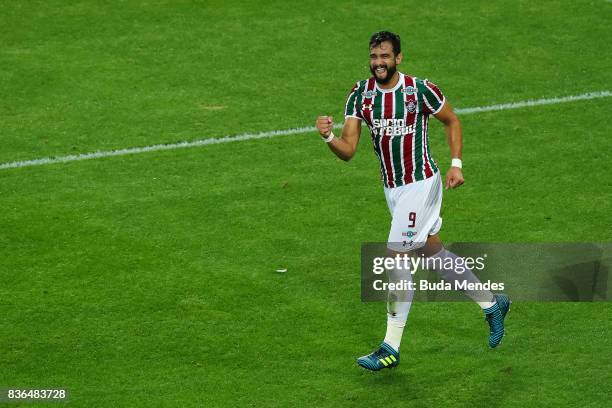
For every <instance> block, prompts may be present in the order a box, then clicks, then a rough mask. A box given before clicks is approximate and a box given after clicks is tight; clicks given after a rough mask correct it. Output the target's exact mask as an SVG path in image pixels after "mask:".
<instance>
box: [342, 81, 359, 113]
mask: <svg viewBox="0 0 612 408" xmlns="http://www.w3.org/2000/svg"><path fill="white" fill-rule="evenodd" d="M358 99H359V82H357V83H356V84H355V85H354V86H353V88H352V89H351V91H350V92H349V94H348V97H347V98H346V106H345V107H344V117H345V118H357V119H359V120H361V119H363V118H362V117H361V112H360V109H359V105H358V103H357V101H358Z"/></svg>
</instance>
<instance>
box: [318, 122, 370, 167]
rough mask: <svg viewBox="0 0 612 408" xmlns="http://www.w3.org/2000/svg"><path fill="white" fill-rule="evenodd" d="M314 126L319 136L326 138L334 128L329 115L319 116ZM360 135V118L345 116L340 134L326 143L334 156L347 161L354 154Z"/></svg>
mask: <svg viewBox="0 0 612 408" xmlns="http://www.w3.org/2000/svg"><path fill="white" fill-rule="evenodd" d="M316 126H317V129H318V130H319V134H320V135H321V137H322V138H323V139H327V138H329V137H330V135H331V134H332V130H333V128H334V122H333V118H332V117H331V116H319V117H318V118H317V122H316ZM360 135H361V120H359V119H357V118H353V117H347V118H346V119H345V121H344V126H342V136H341V137H339V138H337V137H334V138H333V139H331V141H330V142H328V143H327V145H328V146H329V148H330V150H331V151H332V152H334V154H335V155H336V156H338V157H339V158H341V159H342V160H344V161H349V160H351V159H352V158H353V156H355V152H356V151H357V145H358V144H359V136H360Z"/></svg>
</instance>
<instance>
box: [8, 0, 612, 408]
mask: <svg viewBox="0 0 612 408" xmlns="http://www.w3.org/2000/svg"><path fill="white" fill-rule="evenodd" d="M611 18H612V4H611V3H610V2H606V1H578V2H570V1H543V2H536V3H535V4H534V3H533V2H528V1H519V2H484V1H483V2H478V1H468V2H460V3H458V2H450V1H448V2H436V3H435V5H426V4H425V3H422V2H421V3H419V2H413V1H410V2H396V3H394V4H390V5H388V4H382V3H380V2H367V4H365V2H357V1H338V2H334V3H333V4H332V5H329V4H327V2H323V1H317V2H314V1H312V2H303V3H298V4H289V3H286V2H280V1H277V2H265V3H264V2H248V3H247V2H238V1H232V0H229V1H186V0H184V1H150V2H137V1H117V2H110V1H88V2H70V4H68V2H62V1H22V2H5V4H3V6H2V11H1V12H0V40H1V43H2V49H1V50H0V96H1V97H0V147H1V148H0V163H6V162H12V161H15V160H27V159H35V158H40V157H48V156H49V157H52V156H64V155H68V154H75V153H86V152H92V151H96V150H110V149H121V148H126V147H138V146H147V145H152V144H157V143H173V142H177V141H184V140H185V141H190V140H197V139H202V138H208V137H220V136H225V135H235V134H241V133H245V132H258V131H267V130H276V129H287V128H293V127H301V126H311V125H313V124H314V119H315V117H316V116H317V115H319V114H331V115H333V116H334V117H336V119H337V121H339V120H340V119H341V116H342V109H343V106H344V102H345V101H344V98H345V96H346V93H347V92H348V90H349V89H350V87H351V86H352V84H354V82H355V81H356V80H358V79H362V78H365V77H366V76H368V69H367V41H368V38H369V35H370V34H371V33H372V32H374V31H378V30H380V29H389V30H394V31H397V32H398V33H400V34H401V36H402V38H403V48H404V53H405V60H404V63H403V64H402V66H401V70H402V71H403V72H406V73H410V74H412V75H416V76H419V77H428V78H430V79H431V80H432V81H435V82H436V83H437V84H438V85H440V87H441V89H442V90H443V91H444V92H445V94H446V95H447V97H448V98H449V100H450V101H451V103H452V104H453V105H454V106H455V107H460V108H465V107H473V106H486V105H491V104H496V103H506V102H517V101H523V100H527V99H538V98H552V97H561V96H567V95H577V94H582V93H585V92H597V91H604V90H611V88H612V87H611V84H612V70H611V69H610V68H611V66H610V59H609V55H610V54H611V52H612V46H611V45H610V38H612V25H611V24H610V21H611ZM611 108H612V98H610V97H607V98H600V99H593V100H589V101H577V102H571V103H563V104H556V105H548V106H539V107H531V108H522V109H516V110H507V111H500V112H488V113H479V114H472V115H465V116H464V117H461V119H462V124H463V128H464V134H465V148H464V163H465V176H466V184H465V186H464V187H462V188H461V189H459V190H455V191H450V192H446V193H445V196H444V205H443V217H444V228H443V230H442V233H441V235H442V238H443V239H444V240H446V241H454V242H457V241H474V242H588V241H594V242H610V241H612V228H611V227H612V213H611V212H610V209H609V203H610V202H611V201H612V185H611V182H610V178H609V174H610V172H611V171H612V165H611V162H610V151H611V147H612V143H611V142H610V127H609V123H608V120H607V119H608V118H609V116H610V114H611V113H612V112H611ZM362 135H363V137H362V141H361V146H360V151H359V153H358V154H357V156H356V158H355V159H354V161H352V162H350V163H349V164H346V163H344V162H341V161H340V160H337V159H335V158H334V157H333V156H332V154H331V153H330V152H328V150H327V147H326V146H325V145H324V143H321V142H320V141H319V140H317V139H318V136H317V135H315V134H314V133H310V134H299V135H293V136H281V137H276V138H271V139H262V140H252V141H243V142H235V143H228V144H220V145H211V146H205V147H200V148H189V149H180V150H172V151H164V152H155V153H145V154H139V155H128V156H121V157H114V158H104V159H96V160H89V161H82V162H73V163H66V164H51V165H46V166H38V167H25V168H16V169H3V170H0V208H1V209H2V215H1V216H0V279H1V282H2V285H0V324H1V325H0V327H1V328H2V334H1V335H0V388H2V387H20V388H45V387H65V388H68V389H69V390H70V392H71V397H70V403H69V404H68V405H69V406H75V407H157V406H160V407H161V406H163V407H196V406H202V407H209V406H215V407H223V406H261V407H293V406H308V407H310V406H316V407H318V406H326V407H345V406H347V407H372V406H410V407H464V406H473V407H481V406H487V407H561V406H563V407H565V406H568V407H574V406H576V407H578V406H579V407H602V406H606V405H608V404H609V397H610V395H611V394H612V387H611V385H610V384H612V374H611V373H612V340H611V339H610V329H611V328H612V307H611V304H610V303H525V302H523V303H521V302H517V303H515V304H514V305H513V308H512V311H511V313H510V315H509V319H508V320H507V330H508V335H507V337H506V338H505V340H504V342H503V344H502V345H501V346H500V347H499V348H498V349H495V350H489V349H488V348H487V346H486V337H487V327H486V324H485V323H484V322H483V318H482V313H481V312H480V311H479V310H478V307H477V306H475V305H473V304H471V303H416V304H415V305H414V306H413V308H412V312H411V315H410V318H409V321H408V328H407V330H406V334H405V336H404V341H403V343H402V364H401V366H400V367H399V368H398V369H396V370H392V371H386V372H381V373H377V374H371V373H367V372H364V371H362V370H361V369H359V368H358V367H357V366H356V365H355V363H354V359H355V357H357V356H359V355H362V354H365V353H367V352H369V351H371V349H372V348H373V347H374V346H376V345H377V344H378V343H379V342H380V340H381V339H382V336H383V335H384V329H385V319H386V316H385V306H384V304H380V303H362V302H361V301H360V288H359V284H360V277H359V264H360V259H359V253H360V252H359V251H360V245H361V243H362V242H371V241H384V240H385V239H386V237H387V234H388V227H389V221H390V220H389V215H388V210H387V207H386V204H385V202H384V196H383V193H382V188H381V185H380V182H379V170H378V167H377V162H376V158H375V156H374V154H373V153H372V151H371V146H370V142H369V140H368V139H369V137H368V136H367V133H366V132H365V131H364V132H363V134H362ZM430 138H431V142H430V143H431V147H432V150H433V152H434V157H435V158H436V159H437V161H438V163H439V164H440V165H441V168H443V169H445V168H447V166H448V164H449V161H450V160H449V158H448V148H447V147H446V145H445V140H444V133H443V129H442V126H441V125H440V124H438V123H435V124H434V123H433V122H432V126H431V130H430ZM278 268H287V269H288V272H287V273H286V274H278V273H276V272H275V270H276V269H278ZM606 401H608V402H607V403H606ZM11 406H19V405H11ZM23 406H26V404H24V405H23ZM32 406H45V404H44V403H36V404H32ZM52 406H57V405H52Z"/></svg>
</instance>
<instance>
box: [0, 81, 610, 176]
mask: <svg viewBox="0 0 612 408" xmlns="http://www.w3.org/2000/svg"><path fill="white" fill-rule="evenodd" d="M609 96H612V92H610V91H598V92H589V93H584V94H581V95H571V96H562V97H557V98H548V99H536V100H528V101H521V102H513V103H504V104H500V105H489V106H477V107H474V108H459V109H455V112H457V113H458V114H460V115H469V114H473V113H480V112H490V111H500V110H508V109H518V108H524V107H531V106H540V105H554V104H558V103H565V102H574V101H582V100H587V99H597V98H606V97H609ZM335 127H336V128H340V127H342V124H337V125H336V126H335ZM315 130H316V129H315V127H314V126H307V127H300V128H293V129H285V130H270V131H266V132H260V133H243V134H241V135H236V136H223V137H219V138H209V139H201V140H194V141H191V142H179V143H169V144H157V145H151V146H144V147H130V148H126V149H119V150H108V151H97V152H92V153H83V154H74V155H68V156H59V157H45V158H41V159H33V160H24V161H14V162H8V163H0V170H2V169H14V168H18V167H31V166H42V165H44V164H55V163H67V162H73V161H81V160H91V159H98V158H102V157H113V156H126V155H129V154H139V153H146V152H155V151H160V150H175V149H184V148H188V147H198V146H207V145H213V144H220V143H229V142H239V141H242V140H254V139H264V138H271V137H276V136H287V135H295V134H300V133H307V132H314V131H315Z"/></svg>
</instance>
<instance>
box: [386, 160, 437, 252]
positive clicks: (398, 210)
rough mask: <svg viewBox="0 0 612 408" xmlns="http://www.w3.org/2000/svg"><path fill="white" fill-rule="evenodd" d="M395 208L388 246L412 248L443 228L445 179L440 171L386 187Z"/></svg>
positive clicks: (393, 248) (392, 247) (406, 250)
mask: <svg viewBox="0 0 612 408" xmlns="http://www.w3.org/2000/svg"><path fill="white" fill-rule="evenodd" d="M385 198H386V199H387V205H388V206H389V211H390V212H391V217H392V220H391V231H389V239H388V240H387V247H388V248H389V249H391V250H393V251H397V252H408V251H412V250H414V249H417V248H420V247H422V246H423V245H425V242H426V241H427V237H428V236H429V235H435V234H437V233H438V231H440V228H442V218H441V217H440V208H441V206H442V180H441V178H440V172H439V171H438V172H437V173H436V174H434V175H433V176H431V177H430V178H428V179H425V180H421V181H417V182H414V183H410V184H406V185H404V186H400V187H395V188H385Z"/></svg>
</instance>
